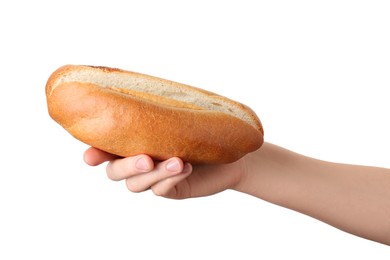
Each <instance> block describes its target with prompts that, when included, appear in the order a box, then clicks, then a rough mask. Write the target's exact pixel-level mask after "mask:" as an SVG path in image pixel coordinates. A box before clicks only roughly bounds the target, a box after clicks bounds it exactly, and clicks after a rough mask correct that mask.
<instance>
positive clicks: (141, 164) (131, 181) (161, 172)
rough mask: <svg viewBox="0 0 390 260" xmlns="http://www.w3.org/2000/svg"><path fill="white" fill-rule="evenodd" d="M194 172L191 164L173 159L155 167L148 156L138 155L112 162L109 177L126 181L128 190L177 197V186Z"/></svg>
mask: <svg viewBox="0 0 390 260" xmlns="http://www.w3.org/2000/svg"><path fill="white" fill-rule="evenodd" d="M191 172H192V166H191V164H189V163H183V161H182V160H181V159H180V158H177V157H173V158H170V159H168V160H166V161H163V162H160V163H157V164H156V165H154V163H153V160H152V159H151V158H150V157H149V156H147V155H138V156H134V157H128V158H124V159H118V160H114V161H110V163H109V164H108V165H107V175H108V177H109V178H110V179H112V180H115V181H119V180H126V186H127V189H129V190H130V191H132V192H141V191H145V190H147V189H149V188H150V189H151V190H152V191H153V192H154V193H155V194H156V195H159V196H164V197H175V196H176V193H177V191H176V189H175V186H176V185H177V184H178V183H180V182H181V181H183V180H184V179H185V178H187V177H188V176H189V175H190V174H191Z"/></svg>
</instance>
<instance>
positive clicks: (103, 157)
mask: <svg viewBox="0 0 390 260" xmlns="http://www.w3.org/2000/svg"><path fill="white" fill-rule="evenodd" d="M118 158H121V157H120V156H118V155H115V154H111V153H107V152H105V151H102V150H99V149H97V148H95V147H90V148H88V149H87V150H86V151H85V152H84V161H85V162H86V163H87V164H88V165H90V166H97V165H99V164H102V163H104V162H106V161H112V160H115V159H118Z"/></svg>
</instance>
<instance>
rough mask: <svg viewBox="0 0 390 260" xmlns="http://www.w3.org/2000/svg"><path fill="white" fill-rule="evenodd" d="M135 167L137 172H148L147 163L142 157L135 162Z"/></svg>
mask: <svg viewBox="0 0 390 260" xmlns="http://www.w3.org/2000/svg"><path fill="white" fill-rule="evenodd" d="M135 167H136V168H137V169H138V170H141V171H147V170H149V165H148V162H147V161H146V159H145V158H143V157H141V158H139V159H138V160H137V161H136V162H135Z"/></svg>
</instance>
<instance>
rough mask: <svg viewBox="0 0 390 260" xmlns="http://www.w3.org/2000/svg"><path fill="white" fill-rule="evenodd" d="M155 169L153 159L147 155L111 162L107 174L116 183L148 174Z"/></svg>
mask: <svg viewBox="0 0 390 260" xmlns="http://www.w3.org/2000/svg"><path fill="white" fill-rule="evenodd" d="M153 168H154V163H153V160H152V158H150V157H149V156H147V155H145V154H141V155H137V156H133V157H127V158H123V159H118V160H114V161H111V162H110V163H109V164H107V168H106V172H107V176H108V178H110V179H111V180H114V181H120V180H123V179H127V178H130V177H132V176H135V175H138V174H141V173H146V172H149V171H151V170H153Z"/></svg>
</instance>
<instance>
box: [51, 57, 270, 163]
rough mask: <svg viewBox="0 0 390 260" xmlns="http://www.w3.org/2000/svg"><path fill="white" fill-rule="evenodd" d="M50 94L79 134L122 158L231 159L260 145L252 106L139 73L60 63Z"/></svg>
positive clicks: (64, 121)
mask: <svg viewBox="0 0 390 260" xmlns="http://www.w3.org/2000/svg"><path fill="white" fill-rule="evenodd" d="M46 97H47V105H48V111H49V114H50V116H51V117H52V118H53V119H54V120H55V121H56V122H57V123H59V124H60V125H61V126H62V127H64V128H65V129H66V130H67V131H68V132H69V133H70V134H72V135H73V136H74V137H75V138H77V139H79V140H80V141H82V142H84V143H86V144H88V145H91V146H93V147H96V148H98V149H101V150H103V151H106V152H109V153H112V154H116V155H119V156H123V157H128V156H134V155H137V154H148V155H149V156H151V157H152V158H154V159H155V160H165V159H168V158H171V157H173V156H177V157H180V158H182V159H183V160H184V161H187V162H191V163H193V164H217V163H230V162H234V161H236V160H238V159H239V158H241V157H242V156H244V155H245V154H247V153H249V152H252V151H255V150H257V149H258V148H259V147H260V146H261V145H262V144H263V128H262V125H261V123H260V120H259V119H258V117H257V116H256V114H255V113H254V112H253V111H252V110H251V109H250V108H248V107H247V106H245V105H243V104H241V103H238V102H236V101H233V100H230V99H228V98H225V97H222V96H220V95H217V94H214V93H211V92H209V91H205V90H202V89H199V88H195V87H191V86H188V85H184V84H180V83H176V82H172V81H169V80H165V79H161V78H156V77H152V76H148V75H144V74H139V73H135V72H130V71H124V70H120V69H113V68H106V67H94V66H78V65H67V66H63V67H61V68H59V69H58V70H56V71H55V72H54V73H53V74H52V75H51V76H50V78H49V79H48V81H47V84H46Z"/></svg>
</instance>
